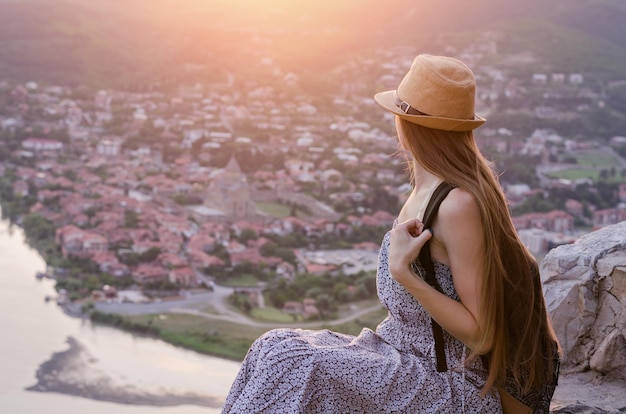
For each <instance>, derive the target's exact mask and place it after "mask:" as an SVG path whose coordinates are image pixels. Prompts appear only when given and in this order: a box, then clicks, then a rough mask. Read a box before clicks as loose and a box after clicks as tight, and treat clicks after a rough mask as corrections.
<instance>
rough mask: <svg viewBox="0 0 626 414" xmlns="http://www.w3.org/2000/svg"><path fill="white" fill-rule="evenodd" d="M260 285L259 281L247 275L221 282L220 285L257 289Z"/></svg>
mask: <svg viewBox="0 0 626 414" xmlns="http://www.w3.org/2000/svg"><path fill="white" fill-rule="evenodd" d="M258 284H259V279H257V278H256V277H254V276H253V275H250V274H246V273H244V274H241V275H237V276H233V277H229V278H228V279H226V280H223V281H220V285H224V286H229V287H256V286H257V285H258Z"/></svg>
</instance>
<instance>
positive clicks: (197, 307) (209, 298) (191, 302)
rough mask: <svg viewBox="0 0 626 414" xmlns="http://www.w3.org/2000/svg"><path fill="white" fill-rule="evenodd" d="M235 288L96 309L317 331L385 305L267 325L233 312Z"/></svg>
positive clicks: (220, 288)
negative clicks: (340, 315)
mask: <svg viewBox="0 0 626 414" xmlns="http://www.w3.org/2000/svg"><path fill="white" fill-rule="evenodd" d="M233 290H234V289H233V288H229V287H225V286H215V288H214V290H213V291H212V292H204V293H195V294H190V295H189V296H187V297H186V298H184V299H178V300H164V301H161V302H150V303H106V302H98V303H96V304H95V307H96V309H97V310H99V311H100V312H106V313H114V314H120V315H142V314H157V313H178V314H186V315H195V316H200V317H203V318H207V319H214V320H222V321H228V322H233V323H238V324H241V325H248V326H254V327H259V328H275V327H278V326H281V327H293V328H315V327H321V326H329V325H330V326H334V325H340V324H342V323H346V322H349V321H352V320H354V319H357V318H359V317H361V316H363V315H366V314H368V313H370V312H374V311H376V310H379V309H381V308H382V305H381V304H377V305H374V306H370V307H367V308H363V309H359V310H356V311H355V312H354V313H352V314H350V315H349V316H346V317H343V318H339V319H335V320H332V321H315V322H299V323H279V322H273V323H267V322H258V321H255V320H253V319H250V318H248V317H246V316H245V315H242V314H241V313H239V312H236V311H233V310H232V309H230V307H229V306H228V296H230V295H231V294H232V293H233ZM208 307H211V308H213V310H214V312H207V311H204V310H202V309H206V308H208Z"/></svg>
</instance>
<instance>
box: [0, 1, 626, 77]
mask: <svg viewBox="0 0 626 414" xmlns="http://www.w3.org/2000/svg"><path fill="white" fill-rule="evenodd" d="M625 22H626V4H624V3H623V2H621V1H620V0H556V1H553V2H550V3H545V2H539V1H538V0H531V1H527V2H502V1H496V0H476V1H474V2H472V3H471V4H469V3H468V4H461V5H459V3H458V2H455V1H453V0H422V1H420V2H415V1H414V0H391V1H389V2H384V3H383V2H380V1H376V0H342V1H341V2H337V1H330V0H320V1H318V2H299V1H288V0H267V1H259V0H212V1H211V0H204V1H202V0H186V1H174V0H161V1H159V2H153V1H148V0H125V1H122V0H106V1H105V0H90V1H86V0H30V1H28V0H22V1H17V0H8V1H7V0H0V79H14V80H19V81H26V80H33V79H34V80H39V81H43V82H55V83H67V84H80V83H86V84H93V85H129V84H137V83H146V84H155V83H158V82H167V81H171V80H172V79H174V80H175V79H179V78H180V77H181V76H185V70H184V68H187V69H189V68H190V67H194V68H200V69H201V70H202V71H204V79H210V77H211V76H215V72H216V71H217V70H218V69H219V68H220V67H226V68H228V67H240V66H241V65H245V62H246V61H247V59H251V58H252V57H258V56H270V57H272V58H274V59H275V60H277V61H279V63H280V64H281V65H282V66H283V67H285V68H286V69H288V70H299V69H301V68H313V69H315V68H318V67H319V68H323V67H325V66H329V65H331V64H333V63H335V62H337V61H340V60H345V59H346V57H347V56H350V54H351V53H360V52H362V51H366V50H370V49H371V48H374V47H379V46H392V45H403V44H411V45H416V44H417V45H424V48H425V49H428V45H430V44H431V42H432V40H433V39H434V38H435V37H436V36H448V35H455V37H454V38H455V39H456V41H463V42H471V41H473V39H476V38H478V36H479V34H480V33H482V32H485V31H494V30H495V31H497V32H498V33H499V34H500V39H501V40H499V43H498V48H499V52H501V53H502V54H514V53H519V52H521V51H531V52H532V53H533V54H534V55H536V56H537V57H538V58H539V59H541V60H542V61H543V62H544V63H545V65H546V66H547V67H548V68H551V67H556V68H562V67H563V66H568V67H570V68H571V70H578V71H588V70H590V69H593V70H594V71H596V72H598V73H599V74H600V75H601V76H603V77H608V78H619V77H620V76H622V75H621V74H622V73H626V23H625ZM561 70H562V69H561Z"/></svg>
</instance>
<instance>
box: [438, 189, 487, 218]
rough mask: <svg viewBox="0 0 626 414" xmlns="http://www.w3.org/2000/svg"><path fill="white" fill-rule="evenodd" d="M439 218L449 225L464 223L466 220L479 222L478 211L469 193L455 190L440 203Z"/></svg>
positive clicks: (476, 204)
mask: <svg viewBox="0 0 626 414" xmlns="http://www.w3.org/2000/svg"><path fill="white" fill-rule="evenodd" d="M439 217H440V219H441V220H443V221H445V222H447V223H451V224H454V223H456V222H458V221H463V222H466V221H467V220H468V219H470V220H471V219H478V220H479V222H480V209H479V207H478V203H477V202H476V200H475V199H474V196H473V195H472V194H471V193H470V192H468V191H466V190H463V189H462V188H455V189H453V190H452V191H450V194H448V196H447V197H446V198H445V199H444V200H443V202H442V203H441V206H440V207H439Z"/></svg>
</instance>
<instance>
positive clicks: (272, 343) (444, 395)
mask: <svg viewBox="0 0 626 414" xmlns="http://www.w3.org/2000/svg"><path fill="white" fill-rule="evenodd" d="M388 250H389V233H387V234H386V235H385V238H384V239H383V242H382V246H381V250H380V254H379V258H378V274H377V289H378V296H379V298H380V301H381V302H382V304H383V305H384V306H385V307H386V308H387V309H388V311H389V313H388V316H387V318H386V319H385V320H384V321H382V322H381V323H380V324H379V325H378V327H377V329H376V332H373V331H371V330H370V329H363V331H361V333H360V334H359V335H358V336H356V337H354V336H350V335H344V334H341V333H336V332H332V331H328V330H319V331H310V330H301V329H276V330H272V331H270V332H267V333H266V334H264V335H263V336H262V337H260V338H259V339H257V340H256V341H255V342H254V344H253V345H252V347H251V348H250V350H249V351H248V354H247V356H246V358H245V360H244V361H243V364H242V366H241V369H240V371H239V373H238V375H237V377H236V379H235V381H234V383H233V385H232V387H231V390H230V393H229V395H228V397H227V399H226V403H225V404H224V408H223V413H246V414H248V413H280V414H288V413H333V414H334V413H360V414H362V413H463V412H464V413H501V412H502V408H501V406H500V399H499V396H498V394H497V393H496V392H492V393H488V394H487V395H486V396H485V397H481V396H480V395H479V394H480V389H481V387H482V385H483V384H484V383H485V379H486V377H487V372H486V371H485V370H484V369H483V367H482V364H481V362H480V359H478V358H477V359H476V360H475V361H474V362H473V363H472V364H471V365H469V366H467V367H465V368H464V367H463V366H464V363H465V356H466V355H468V354H469V351H468V350H467V349H466V347H465V346H464V345H463V343H461V342H460V341H459V340H457V339H456V338H454V337H452V336H451V335H449V334H448V333H447V332H445V331H444V339H445V351H446V357H447V362H448V371H447V372H437V369H436V358H435V348H434V339H433V335H432V328H431V319H430V315H429V314H428V313H427V312H426V310H425V309H424V308H423V307H422V306H421V305H420V304H419V303H418V302H417V301H416V300H415V299H414V298H413V296H411V294H410V293H408V292H407V291H406V290H405V289H404V287H403V286H402V285H400V284H399V283H398V282H396V281H395V280H394V279H393V278H392V277H391V275H390V273H389V265H388ZM434 266H435V276H436V278H437V280H438V281H439V283H440V285H441V287H442V289H443V291H444V292H445V293H446V294H447V295H448V296H450V297H452V298H454V299H456V300H459V298H458V295H457V293H456V292H455V290H454V286H453V284H452V275H451V273H450V268H449V267H448V266H446V265H443V264H441V263H438V262H435V263H434Z"/></svg>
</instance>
